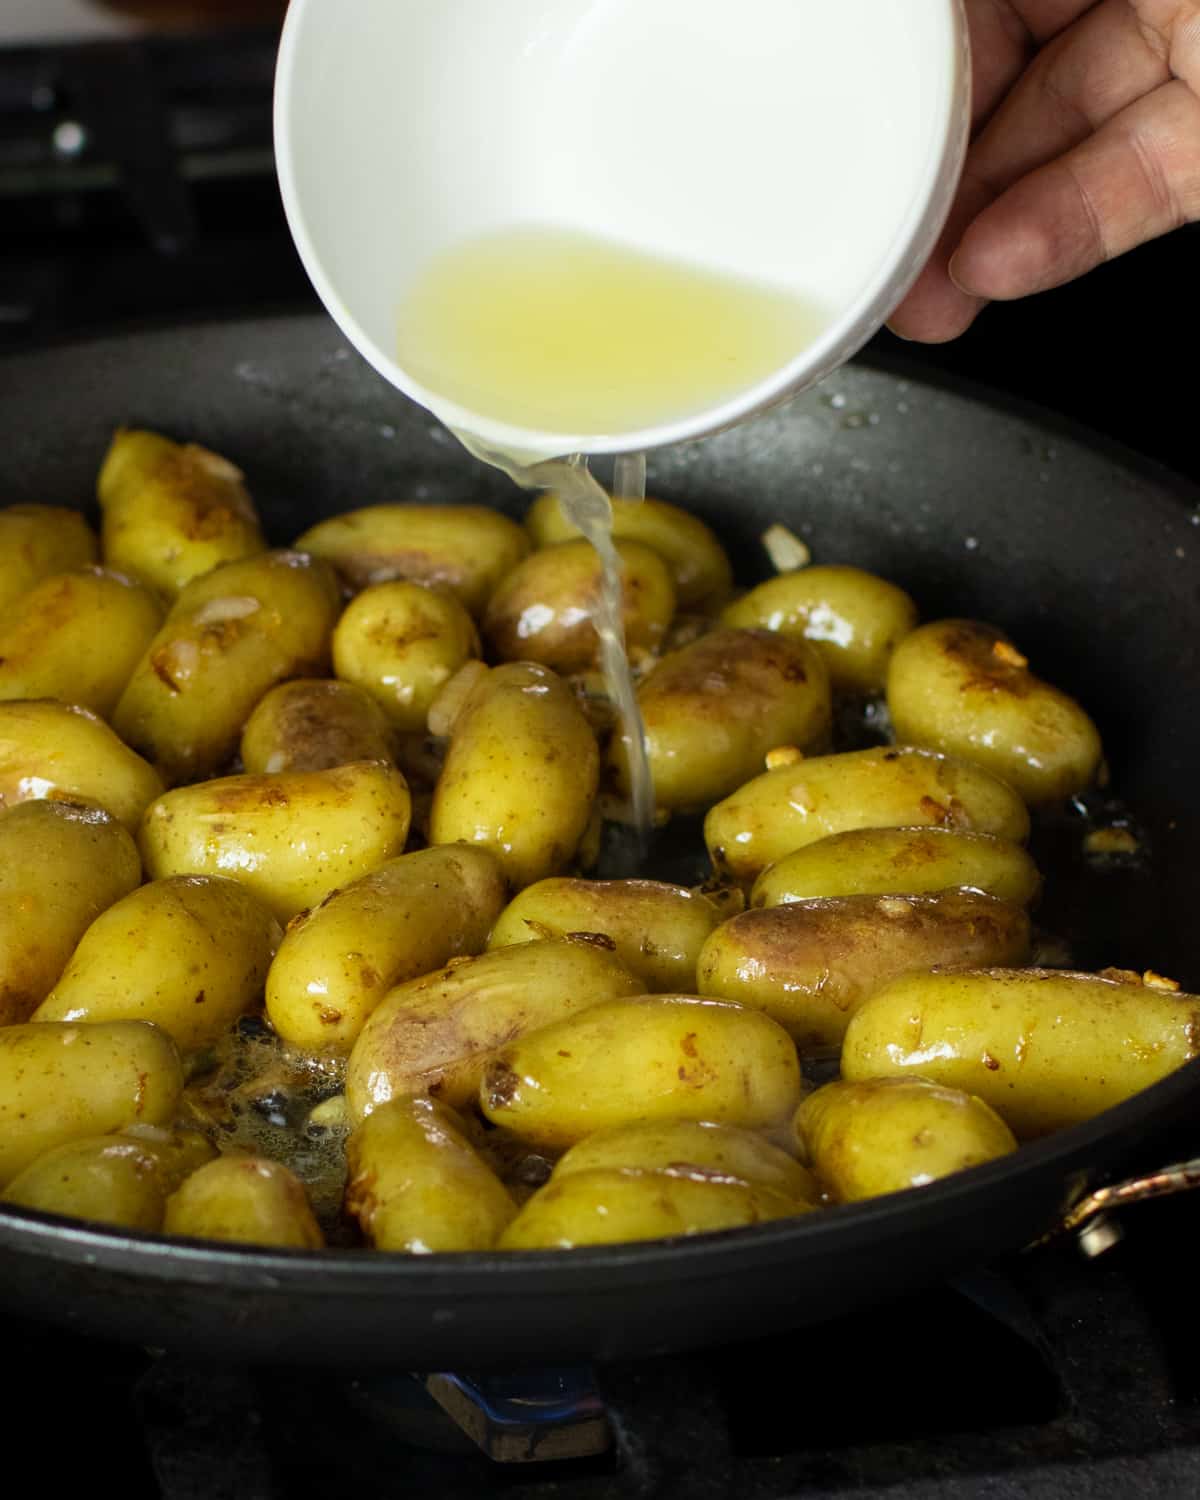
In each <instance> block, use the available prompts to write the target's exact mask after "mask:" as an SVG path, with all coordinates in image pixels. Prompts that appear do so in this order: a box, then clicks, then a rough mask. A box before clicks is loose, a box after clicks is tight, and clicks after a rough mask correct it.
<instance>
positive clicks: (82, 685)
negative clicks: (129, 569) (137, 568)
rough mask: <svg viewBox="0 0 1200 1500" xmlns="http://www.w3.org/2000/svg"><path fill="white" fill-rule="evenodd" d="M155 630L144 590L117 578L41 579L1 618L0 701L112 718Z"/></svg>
mask: <svg viewBox="0 0 1200 1500" xmlns="http://www.w3.org/2000/svg"><path fill="white" fill-rule="evenodd" d="M161 622H162V610H161V609H160V608H159V604H158V601H157V600H156V599H155V597H154V595H153V594H151V592H150V590H149V589H147V588H145V587H144V586H143V585H142V584H140V583H135V582H134V581H133V580H132V579H131V578H125V577H123V576H122V575H121V574H120V573H110V572H107V571H106V570H105V569H104V568H83V569H81V570H80V571H79V572H77V573H56V574H54V575H53V576H52V577H50V578H43V579H42V581H41V582H40V583H38V584H35V585H34V587H33V588H31V589H29V590H28V591H27V592H25V593H23V594H21V595H19V596H18V597H17V598H16V599H15V600H14V601H13V602H12V603H11V604H9V605H8V607H7V608H6V609H3V610H0V699H13V698H58V699H60V700H61V701H62V702H63V703H77V704H79V705H80V707H82V708H90V709H91V710H92V711H93V712H94V713H98V714H99V715H100V716H101V718H105V719H107V718H111V716H112V713H113V710H114V709H115V708H116V705H117V700H118V699H119V698H120V696H121V694H122V692H123V691H124V689H125V684H126V683H127V682H128V681H129V679H130V677H131V676H132V674H133V672H134V669H135V668H136V667H137V664H138V660H139V658H140V657H141V655H142V652H143V651H145V649H146V646H147V644H148V643H149V641H150V640H151V639H152V637H153V635H154V632H155V631H156V630H157V629H158V627H159V625H160V624H161Z"/></svg>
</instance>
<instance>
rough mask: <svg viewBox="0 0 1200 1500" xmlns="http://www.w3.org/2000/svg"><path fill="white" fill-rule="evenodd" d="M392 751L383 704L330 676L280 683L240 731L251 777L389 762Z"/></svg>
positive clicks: (259, 702) (244, 764)
mask: <svg viewBox="0 0 1200 1500" xmlns="http://www.w3.org/2000/svg"><path fill="white" fill-rule="evenodd" d="M392 748H393V747H392V733H391V730H390V729H389V727H388V722H387V720H386V719H385V718H384V716H383V711H382V709H380V707H379V705H378V704H377V703H375V702H374V700H373V699H372V698H371V697H370V695H369V694H367V693H364V692H363V690H362V689H361V688H358V687H355V686H354V685H353V684H352V683H349V682H335V681H333V680H332V679H330V678H314V677H301V678H297V679H296V680H295V681H293V682H281V683H280V684H279V686H278V687H274V688H272V689H271V691H270V692H269V693H268V694H267V695H266V697H265V698H260V699H259V701H258V707H257V708H256V709H255V710H254V712H253V713H252V714H251V715H250V717H249V719H247V720H246V727H245V729H244V730H243V731H242V765H243V766H244V767H245V768H246V770H247V771H248V772H250V773H251V774H252V775H254V774H258V773H262V774H266V775H272V776H274V775H277V774H278V773H279V772H281V771H328V770H329V769H330V767H332V766H345V765H349V764H350V762H351V761H354V760H391V759H392Z"/></svg>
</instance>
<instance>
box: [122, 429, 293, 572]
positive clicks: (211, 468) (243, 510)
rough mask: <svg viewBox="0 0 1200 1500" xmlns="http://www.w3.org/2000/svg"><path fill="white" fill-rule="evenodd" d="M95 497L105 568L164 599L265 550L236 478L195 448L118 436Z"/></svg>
mask: <svg viewBox="0 0 1200 1500" xmlns="http://www.w3.org/2000/svg"><path fill="white" fill-rule="evenodd" d="M96 493H97V498H98V499H99V501H100V509H101V512H102V514H103V524H102V526H101V541H102V543H103V546H104V560H105V562H106V563H107V564H108V565H109V566H110V567H113V568H121V569H124V570H125V571H126V572H128V573H132V574H133V576H134V577H135V578H140V579H142V581H143V582H145V583H148V584H149V585H150V587H151V588H153V589H156V590H157V591H158V592H159V593H160V594H161V595H163V597H164V598H167V599H173V598H174V597H175V595H176V594H178V593H179V591H180V589H181V588H183V586H184V584H186V583H189V582H190V581H191V580H192V579H193V578H198V577H199V576H200V575H201V574H202V573H207V572H208V571H209V570H210V569H212V568H215V567H218V566H219V565H220V564H221V563H226V562H233V561H236V560H237V559H239V558H243V557H252V556H254V554H255V553H258V552H265V551H266V548H267V544H266V541H265V540H264V539H263V534H262V529H261V527H260V526H259V523H258V515H257V513H256V512H255V509H254V502H253V501H252V500H251V499H250V494H249V492H248V491H247V489H246V486H245V483H244V476H243V474H242V472H241V470H240V469H237V468H236V467H235V466H234V465H233V464H231V463H230V462H229V460H228V459H225V458H221V457H220V455H219V454H216V453H211V452H210V451H209V450H208V449H207V448H201V447H199V446H198V445H197V444H195V443H174V442H172V441H171V440H170V438H166V437H162V436H160V435H159V434H158V433H154V432H143V431H138V430H136V429H129V428H121V429H120V430H118V431H117V432H116V433H115V434H114V436H113V440H112V443H111V444H110V446H109V450H108V453H107V454H106V455H105V458H104V462H103V464H102V465H101V468H100V476H99V479H98V480H97V485H96Z"/></svg>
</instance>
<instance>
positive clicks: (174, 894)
mask: <svg viewBox="0 0 1200 1500" xmlns="http://www.w3.org/2000/svg"><path fill="white" fill-rule="evenodd" d="M282 936H283V934H282V932H281V931H280V928H279V924H278V923H277V922H276V921H275V919H274V917H272V915H271V913H270V912H269V911H268V910H267V909H266V907H265V906H263V905H262V904H261V903H260V902H259V901H258V900H257V898H256V897H254V896H252V895H251V893H250V892H249V891H248V890H247V889H246V888H245V886H242V885H239V884H238V882H237V881H236V880H227V879H226V878H225V877H224V876H212V875H179V876H175V877H174V878H172V879H169V880H155V881H151V882H150V884H149V885H143V886H141V887H139V888H138V889H137V890H136V891H131V892H130V894H129V895H128V896H126V897H124V899H123V900H121V901H118V902H116V903H115V905H113V906H110V907H109V908H108V910H107V911H104V912H101V914H100V915H99V916H98V917H97V918H96V920H95V921H94V922H93V923H92V925H91V926H90V927H89V928H88V930H87V931H86V932H85V933H84V935H83V937H82V938H81V939H80V941H79V946H78V947H77V948H76V949H75V952H74V954H73V955H72V957H71V961H70V963H68V964H67V967H66V968H65V969H64V970H63V974H62V977H61V978H60V979H59V981H58V983H57V984H56V985H55V986H54V988H53V989H52V990H51V991H50V993H49V994H48V995H47V996H46V998H45V999H44V1000H43V1001H42V1003H41V1005H39V1006H38V1008H37V1010H36V1011H35V1012H34V1014H33V1019H34V1020H35V1021H153V1022H155V1023H156V1025H159V1026H161V1027H162V1028H163V1030H164V1031H167V1032H169V1033H170V1034H171V1036H172V1037H173V1038H174V1039H175V1044H176V1046H177V1047H178V1048H179V1049H180V1051H181V1052H184V1053H188V1052H194V1051H196V1050H197V1049H198V1048H200V1047H204V1046H207V1045H208V1044H209V1043H211V1042H215V1041H217V1040H218V1038H220V1037H222V1036H224V1034H225V1033H226V1032H227V1031H228V1030H229V1028H230V1027H231V1026H232V1025H233V1023H234V1022H235V1021H236V1020H237V1018H238V1017H239V1016H241V1015H244V1014H245V1013H246V1012H247V1011H248V1010H250V1009H252V1007H253V1006H255V1005H256V1004H257V1003H258V1001H259V999H260V997H261V996H262V989H263V983H264V981H265V979H266V975H267V969H268V968H269V967H270V963H271V959H272V957H273V956H274V953H275V950H276V948H278V946H279V941H280V939H281V937H282Z"/></svg>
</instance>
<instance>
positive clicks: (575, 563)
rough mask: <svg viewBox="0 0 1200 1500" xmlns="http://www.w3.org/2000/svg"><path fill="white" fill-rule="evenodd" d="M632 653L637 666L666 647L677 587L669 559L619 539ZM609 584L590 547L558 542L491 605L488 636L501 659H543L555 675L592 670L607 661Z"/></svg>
mask: <svg viewBox="0 0 1200 1500" xmlns="http://www.w3.org/2000/svg"><path fill="white" fill-rule="evenodd" d="M615 545H616V550H617V556H618V557H619V558H620V559H621V565H622V569H621V572H622V577H621V593H622V609H621V617H622V620H623V622H624V627H625V649H626V651H627V652H628V653H629V656H630V659H631V660H632V661H633V662H635V663H636V662H638V661H639V660H640V659H641V658H643V657H645V656H647V655H650V654H653V653H654V652H655V651H657V650H658V648H659V647H660V645H661V644H662V640H663V637H664V635H665V634H666V632H667V627H668V626H669V625H670V623H671V620H672V618H673V616H674V614H675V585H674V583H673V581H672V579H671V574H670V571H669V569H668V568H667V565H666V563H665V562H663V560H662V558H661V557H660V556H659V555H658V553H657V552H655V551H654V550H653V549H652V548H650V547H646V546H643V545H642V543H641V542H633V541H618V542H617V543H616V544H615ZM603 586H604V573H603V568H602V565H601V562H600V555H599V553H598V552H597V551H596V549H595V548H594V547H593V546H592V544H591V543H590V542H585V541H578V542H557V543H555V544H554V545H553V546H551V547H544V548H543V549H542V550H541V551H539V552H535V553H533V555H532V556H531V557H527V558H526V559H525V560H524V562H521V563H518V564H517V566H516V567H515V568H514V569H513V570H512V572H511V573H509V574H508V575H507V577H505V578H503V579H502V580H501V582H500V586H499V587H498V588H497V589H496V591H495V593H494V594H493V595H492V597H491V599H490V600H489V601H488V607H487V611H486V613H485V614H484V617H483V634H484V638H485V639H486V640H487V643H488V645H489V646H490V647H491V649H492V651H493V652H494V654H495V655H496V656H498V657H499V658H500V660H501V661H540V662H541V663H542V665H543V666H546V667H552V668H553V669H554V670H555V671H556V672H563V673H568V674H569V673H572V672H587V671H591V670H592V669H594V668H595V667H597V666H598V665H599V662H600V637H599V636H598V635H597V634H596V627H595V625H594V624H593V619H594V616H595V610H596V608H597V605H598V603H599V599H600V593H601V590H602V588H603Z"/></svg>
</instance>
